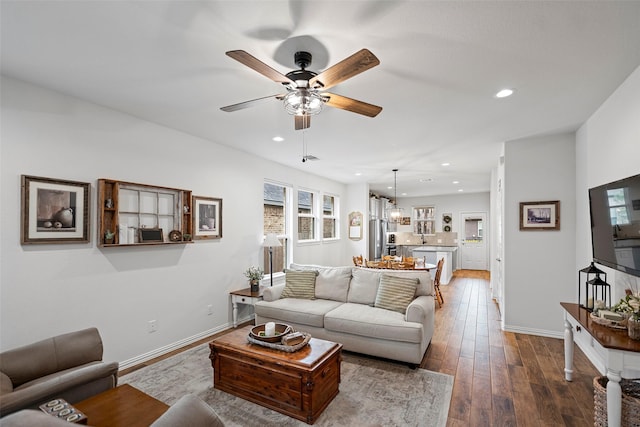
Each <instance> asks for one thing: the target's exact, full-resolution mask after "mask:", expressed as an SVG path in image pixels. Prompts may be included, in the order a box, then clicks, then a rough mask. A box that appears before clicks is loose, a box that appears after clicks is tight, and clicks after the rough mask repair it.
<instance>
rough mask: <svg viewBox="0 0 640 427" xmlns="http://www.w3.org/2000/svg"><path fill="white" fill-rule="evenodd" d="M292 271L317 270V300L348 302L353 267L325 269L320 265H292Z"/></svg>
mask: <svg viewBox="0 0 640 427" xmlns="http://www.w3.org/2000/svg"><path fill="white" fill-rule="evenodd" d="M291 269H292V270H299V271H305V270H316V271H317V272H318V277H317V278H316V298H320V299H330V300H333V301H340V302H347V293H348V292H349V282H350V281H351V267H350V266H349V267H323V266H320V265H304V264H291Z"/></svg>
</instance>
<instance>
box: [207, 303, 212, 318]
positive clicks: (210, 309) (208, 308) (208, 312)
mask: <svg viewBox="0 0 640 427" xmlns="http://www.w3.org/2000/svg"><path fill="white" fill-rule="evenodd" d="M212 314H213V305H211V304H209V305H208V306H207V315H208V316H210V315H212Z"/></svg>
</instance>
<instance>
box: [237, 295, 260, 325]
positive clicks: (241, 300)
mask: <svg viewBox="0 0 640 427" xmlns="http://www.w3.org/2000/svg"><path fill="white" fill-rule="evenodd" d="M229 294H230V295H231V304H232V305H233V327H234V328H235V327H237V326H238V304H246V305H251V306H253V305H254V304H255V303H257V302H258V301H262V289H260V290H259V291H258V292H251V288H245V289H240V290H237V291H232V292H230V293H229ZM254 316H255V315H254Z"/></svg>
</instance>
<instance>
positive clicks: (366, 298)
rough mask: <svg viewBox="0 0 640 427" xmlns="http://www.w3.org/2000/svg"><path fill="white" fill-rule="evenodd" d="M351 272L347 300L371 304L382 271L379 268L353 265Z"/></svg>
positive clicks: (374, 297)
mask: <svg viewBox="0 0 640 427" xmlns="http://www.w3.org/2000/svg"><path fill="white" fill-rule="evenodd" d="M352 274H353V277H352V278H351V284H349V294H348V295H347V302H352V303H356V304H366V305H371V306H373V304H374V303H375V301H376V295H377V294H378V285H379V284H380V276H381V275H382V273H381V272H380V270H371V269H367V268H357V267H354V268H353V270H352Z"/></svg>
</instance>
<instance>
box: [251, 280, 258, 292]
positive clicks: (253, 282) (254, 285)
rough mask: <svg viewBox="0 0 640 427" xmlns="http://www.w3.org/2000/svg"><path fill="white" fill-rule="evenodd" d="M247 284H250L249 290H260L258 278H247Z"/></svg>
mask: <svg viewBox="0 0 640 427" xmlns="http://www.w3.org/2000/svg"><path fill="white" fill-rule="evenodd" d="M249 285H250V286H251V292H258V291H259V290H260V281H259V280H249Z"/></svg>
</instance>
